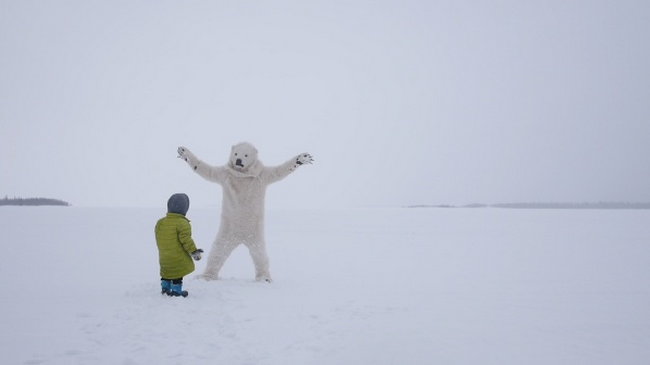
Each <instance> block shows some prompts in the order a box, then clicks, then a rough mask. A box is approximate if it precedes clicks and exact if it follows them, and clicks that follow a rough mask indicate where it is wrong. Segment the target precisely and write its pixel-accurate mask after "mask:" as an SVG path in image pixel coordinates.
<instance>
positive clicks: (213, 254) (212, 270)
mask: <svg viewBox="0 0 650 365" xmlns="http://www.w3.org/2000/svg"><path fill="white" fill-rule="evenodd" d="M237 245H238V244H237V243H233V241H232V240H225V239H222V238H217V239H216V240H215V241H214V243H213V244H212V250H210V255H209V256H208V262H207V263H206V265H205V270H204V271H203V274H201V275H199V277H200V278H203V279H206V280H217V279H218V278H219V271H221V268H222V267H223V264H224V263H225V262H226V260H227V259H228V257H229V256H230V254H231V253H232V252H233V251H234V250H235V248H236V247H237Z"/></svg>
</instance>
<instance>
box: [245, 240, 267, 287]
mask: <svg viewBox="0 0 650 365" xmlns="http://www.w3.org/2000/svg"><path fill="white" fill-rule="evenodd" d="M246 247H248V251H249V252H250V254H251V258H252V259H253V265H255V280H257V281H266V282H267V283H270V282H271V273H270V272H269V257H268V255H267V254H266V245H265V244H264V241H261V240H260V241H255V242H250V243H247V244H246Z"/></svg>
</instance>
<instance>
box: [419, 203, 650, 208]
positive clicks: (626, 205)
mask: <svg viewBox="0 0 650 365" xmlns="http://www.w3.org/2000/svg"><path fill="white" fill-rule="evenodd" d="M410 208H510V209H650V203H627V202H599V203H505V204H468V205H463V206H453V205H446V204H441V205H411V206H410Z"/></svg>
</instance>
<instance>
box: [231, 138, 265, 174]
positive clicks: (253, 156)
mask: <svg viewBox="0 0 650 365" xmlns="http://www.w3.org/2000/svg"><path fill="white" fill-rule="evenodd" d="M228 167H230V168H231V169H232V170H234V171H235V172H237V175H238V176H242V177H255V176H258V175H259V174H260V173H261V172H262V169H263V168H264V165H263V164H262V162H260V160H258V159H257V148H255V146H253V145H252V144H250V143H248V142H242V143H238V144H236V145H234V146H232V149H231V150H230V159H229V160H228Z"/></svg>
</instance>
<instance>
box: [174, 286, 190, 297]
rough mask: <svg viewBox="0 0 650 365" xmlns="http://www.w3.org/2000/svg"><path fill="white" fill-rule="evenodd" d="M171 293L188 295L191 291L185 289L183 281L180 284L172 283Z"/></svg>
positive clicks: (177, 295)
mask: <svg viewBox="0 0 650 365" xmlns="http://www.w3.org/2000/svg"><path fill="white" fill-rule="evenodd" d="M169 295H171V296H173V297H183V298H185V297H187V296H188V295H189V293H188V292H187V291H186V290H183V283H180V284H174V283H172V289H171V291H170V293H169Z"/></svg>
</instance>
